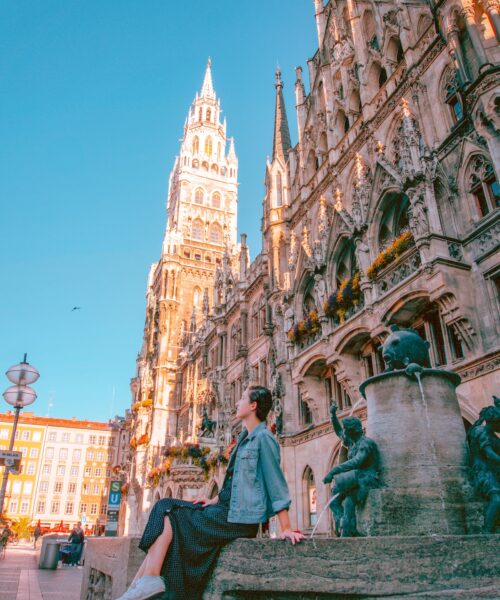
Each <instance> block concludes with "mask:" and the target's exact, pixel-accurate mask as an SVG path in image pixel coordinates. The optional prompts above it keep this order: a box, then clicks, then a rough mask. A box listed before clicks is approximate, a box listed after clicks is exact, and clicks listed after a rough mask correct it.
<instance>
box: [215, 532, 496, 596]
mask: <svg viewBox="0 0 500 600" xmlns="http://www.w3.org/2000/svg"><path fill="white" fill-rule="evenodd" d="M499 573H500V538H499V537H498V536H492V535H490V536H485V535H477V536H476V535H474V536H467V537H466V536H435V537H407V538H403V537H395V536H394V537H385V538H344V539H330V540H318V541H315V542H314V543H313V542H311V541H308V540H306V541H304V542H301V543H300V544H299V545H298V546H296V547H292V546H291V545H290V544H288V543H287V544H285V543H283V542H281V541H277V540H237V541H236V542H233V543H232V544H230V545H229V546H227V547H226V548H225V549H223V550H222V552H221V555H220V558H219V561H218V564H217V567H216V569H215V571H214V573H213V575H212V578H211V580H210V581H209V583H208V586H207V589H206V591H205V594H204V596H203V598H204V600H219V599H220V598H225V599H228V600H229V599H231V600H236V599H238V600H239V599H243V598H248V599H249V598H251V599H252V600H264V599H265V600H292V599H293V600H300V599H306V598H307V599H311V600H312V599H320V598H321V599H323V598H325V599H326V598H328V599H330V600H341V599H351V600H354V599H356V600H368V599H371V598H387V597H390V598H391V600H403V599H404V600H410V599H415V600H416V599H417V598H418V599H421V598H425V599H426V600H431V599H432V600H433V599H436V600H437V599H441V598H443V599H444V598H446V599H447V600H450V599H458V598H460V599H462V600H465V599H467V600H472V599H474V600H479V599H490V600H493V599H497V598H498V589H500V577H499Z"/></svg>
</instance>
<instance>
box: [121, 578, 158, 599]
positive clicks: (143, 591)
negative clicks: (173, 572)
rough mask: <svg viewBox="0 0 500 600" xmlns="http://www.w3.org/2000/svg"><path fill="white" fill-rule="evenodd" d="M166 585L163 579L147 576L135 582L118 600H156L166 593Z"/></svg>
mask: <svg viewBox="0 0 500 600" xmlns="http://www.w3.org/2000/svg"><path fill="white" fill-rule="evenodd" d="M165 589H166V588H165V583H164V582H163V579H162V578H161V577H154V576H152V575H145V576H144V577H141V578H140V579H138V580H137V581H135V582H134V583H133V584H132V585H131V586H130V587H129V588H128V590H127V591H126V592H125V593H124V594H123V596H120V597H119V598H117V599H116V600H154V599H155V598H161V597H162V596H163V594H164V593H165Z"/></svg>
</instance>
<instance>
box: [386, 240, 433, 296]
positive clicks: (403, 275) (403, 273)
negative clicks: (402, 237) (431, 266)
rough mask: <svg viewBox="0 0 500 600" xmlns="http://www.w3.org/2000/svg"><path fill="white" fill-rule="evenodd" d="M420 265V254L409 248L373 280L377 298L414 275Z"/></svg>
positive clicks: (414, 248)
mask: <svg viewBox="0 0 500 600" xmlns="http://www.w3.org/2000/svg"><path fill="white" fill-rule="evenodd" d="M421 265H422V260H421V258H420V252H419V251H418V249H417V248H416V247H413V248H410V249H409V250H407V251H406V252H405V253H404V254H402V255H401V256H400V257H399V258H398V259H397V260H396V261H395V262H393V263H391V264H390V265H388V266H387V267H386V268H385V269H384V270H383V271H381V272H380V273H379V274H378V276H377V279H376V280H375V288H376V292H377V296H378V297H379V298H380V297H381V296H383V295H384V294H386V293H387V292H389V291H390V290H392V288H394V287H396V286H397V285H399V284H400V283H402V282H403V281H404V280H405V279H408V277H410V276H411V275H413V274H414V273H416V272H417V271H418V270H419V269H420V267H421Z"/></svg>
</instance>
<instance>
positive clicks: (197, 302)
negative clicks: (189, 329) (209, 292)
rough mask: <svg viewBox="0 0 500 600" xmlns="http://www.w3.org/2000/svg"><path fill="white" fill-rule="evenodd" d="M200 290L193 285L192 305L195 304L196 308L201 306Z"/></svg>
mask: <svg viewBox="0 0 500 600" xmlns="http://www.w3.org/2000/svg"><path fill="white" fill-rule="evenodd" d="M202 297H203V295H202V291H201V288H199V287H198V286H195V287H194V289H193V306H195V307H196V308H199V307H200V306H201V300H202Z"/></svg>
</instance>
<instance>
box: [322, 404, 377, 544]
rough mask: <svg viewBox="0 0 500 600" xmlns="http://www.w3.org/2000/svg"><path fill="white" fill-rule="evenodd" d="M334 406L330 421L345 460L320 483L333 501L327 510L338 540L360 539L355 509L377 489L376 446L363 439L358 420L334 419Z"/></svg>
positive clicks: (335, 414) (364, 437)
mask: <svg viewBox="0 0 500 600" xmlns="http://www.w3.org/2000/svg"><path fill="white" fill-rule="evenodd" d="M337 408H338V407H337V404H335V402H333V403H332V405H331V408H330V417H331V421H332V425H333V429H334V430H335V433H336V434H337V436H338V437H339V438H340V439H341V440H342V443H343V444H344V446H346V447H347V448H348V453H347V460H346V462H344V463H341V464H338V465H336V466H335V467H333V469H332V470H331V471H330V472H329V473H328V474H327V475H326V477H325V478H324V479H323V483H326V484H328V483H331V481H332V479H333V478H334V477H335V483H334V486H333V488H332V494H333V499H332V500H331V504H330V508H331V510H332V512H333V517H334V520H335V530H336V532H337V535H338V536H340V537H354V536H357V535H359V533H358V531H357V528H356V506H362V505H363V504H364V502H365V501H366V498H367V496H368V491H369V490H370V488H373V487H377V485H378V475H379V469H380V460H379V452H378V448H377V444H376V443H375V442H374V441H373V440H371V439H370V438H368V437H366V436H365V434H364V433H363V426H362V424H361V421H360V420H359V419H358V418H357V417H346V418H345V419H343V421H342V424H341V423H340V422H339V420H338V418H337Z"/></svg>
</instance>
